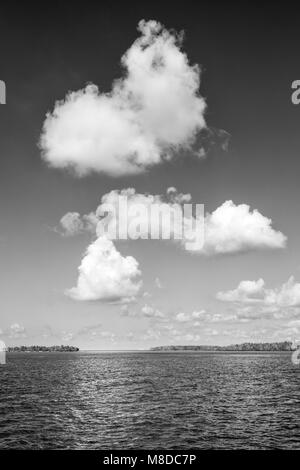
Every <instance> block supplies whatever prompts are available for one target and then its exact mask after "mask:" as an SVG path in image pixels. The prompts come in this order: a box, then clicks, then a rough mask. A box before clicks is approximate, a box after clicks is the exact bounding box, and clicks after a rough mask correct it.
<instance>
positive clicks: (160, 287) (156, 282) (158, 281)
mask: <svg viewBox="0 0 300 470" xmlns="http://www.w3.org/2000/svg"><path fill="white" fill-rule="evenodd" d="M154 282H155V285H156V287H157V288H158V289H163V285H162V282H161V280H160V279H159V277H156V278H155V280H154Z"/></svg>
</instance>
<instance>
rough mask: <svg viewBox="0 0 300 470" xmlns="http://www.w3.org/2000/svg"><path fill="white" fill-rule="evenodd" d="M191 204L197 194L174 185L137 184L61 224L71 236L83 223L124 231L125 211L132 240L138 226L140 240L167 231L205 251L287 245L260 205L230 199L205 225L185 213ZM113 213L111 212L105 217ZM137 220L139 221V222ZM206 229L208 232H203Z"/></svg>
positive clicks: (184, 244)
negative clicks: (156, 210)
mask: <svg viewBox="0 0 300 470" xmlns="http://www.w3.org/2000/svg"><path fill="white" fill-rule="evenodd" d="M120 196H121V197H124V198H126V206H124V207H123V206H122V211H120V210H118V209H119V202H120ZM187 203H191V195H190V194H182V193H178V192H177V190H176V188H173V187H172V188H168V190H167V194H166V196H162V195H151V194H139V193H137V192H136V191H135V189H133V188H127V189H123V190H121V191H119V190H113V191H111V192H109V193H107V194H105V195H104V196H103V197H102V198H101V204H100V205H99V206H98V208H97V209H96V211H95V212H94V213H90V214H88V215H84V216H83V217H82V218H81V219H80V220H78V215H77V213H73V214H74V215H73V216H71V215H72V214H71V215H70V214H66V215H65V216H64V217H63V218H62V219H61V226H62V229H63V230H64V231H65V232H66V233H67V234H73V233H75V232H74V230H73V229H74V227H76V226H77V227H78V231H79V232H80V231H81V230H82V227H85V228H86V229H87V230H91V229H92V230H94V231H96V232H97V234H98V236H101V235H102V234H103V232H104V231H105V233H110V234H113V233H116V234H117V235H119V227H120V217H121V218H122V217H123V216H124V212H125V213H126V215H127V220H128V231H127V232H126V236H128V237H129V238H130V236H129V228H130V227H134V228H135V226H136V225H137V226H138V231H137V237H138V238H144V239H147V238H150V237H151V233H153V232H155V233H160V238H163V234H168V233H170V239H172V241H175V242H176V243H178V244H180V245H181V246H182V247H183V248H184V249H186V250H188V251H191V252H194V253H199V254H202V255H220V254H230V253H238V252H243V251H249V250H258V249H279V248H284V247H285V245H286V240H287V239H286V236H285V235H283V234H282V233H281V232H279V231H277V230H275V229H274V228H273V227H272V220H271V219H269V218H267V217H265V216H264V215H262V214H261V213H260V212H259V211H258V210H256V209H255V210H253V211H252V210H251V208H250V206H249V205H247V204H240V205H236V204H234V202H232V201H226V202H224V204H222V205H221V206H220V207H218V208H217V209H216V210H215V211H214V212H212V213H211V214H206V215H205V217H204V213H203V214H202V215H201V216H200V218H201V217H202V219H203V224H201V223H199V222H200V219H197V222H196V219H195V217H194V214H193V213H191V214H190V215H186V213H184V204H187ZM153 205H157V206H159V207H160V208H161V210H162V212H161V213H162V217H160V218H153V219H151V220H150V218H149V214H150V213H151V211H150V209H151V208H152V207H153ZM109 208H111V209H110V210H109ZM112 209H113V210H112ZM142 209H146V211H144V210H143V211H142ZM173 209H175V210H176V211H179V214H180V215H181V218H180V217H179V218H176V219H174V218H173V219H172V220H171V222H172V223H171V224H170V223H169V222H170V215H171V211H172V210H173ZM126 211H127V212H126ZM107 212H109V214H110V215H109V216H107V215H105V217H103V216H104V214H107ZM152 213H153V212H152ZM177 213H178V212H177ZM65 219H66V220H67V221H69V220H71V221H72V223H70V224H69V225H70V227H69V225H68V226H66V223H65ZM73 219H74V220H73ZM135 219H136V220H138V223H137V224H135ZM121 221H122V220H121ZM174 221H175V223H173V222H174ZM183 227H184V230H182V228H183ZM169 229H170V231H169ZM201 230H202V231H203V232H204V233H200V231H201ZM193 237H194V238H193Z"/></svg>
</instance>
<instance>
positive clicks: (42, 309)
mask: <svg viewBox="0 0 300 470" xmlns="http://www.w3.org/2000/svg"><path fill="white" fill-rule="evenodd" d="M128 3H130V4H129V5H122V6H120V5H117V4H115V3H113V2H98V3H97V4H94V3H93V2H85V3H84V4H80V5H78V6H76V5H75V4H74V3H73V2H64V5H61V2H51V5H50V4H44V5H43V6H38V5H34V6H33V5H32V7H30V6H28V4H27V2H26V4H25V2H24V4H22V5H20V4H17V3H14V2H7V4H6V5H5V3H4V4H3V3H2V4H1V7H0V79H1V80H4V81H5V82H6V86H7V104H6V105H5V106H4V105H3V106H0V215H1V221H0V256H1V268H0V286H1V287H0V288H1V291H2V292H1V295H0V329H2V330H3V331H4V330H6V329H7V328H8V327H9V325H10V324H11V323H15V322H17V323H19V324H20V325H24V327H25V328H26V330H27V331H28V332H29V333H28V338H27V339H23V338H18V339H12V340H11V342H17V341H19V342H22V341H23V342H24V341H27V342H28V343H31V342H32V341H33V338H34V341H35V342H38V341H39V342H42V341H43V337H42V332H43V331H44V329H45V328H46V329H47V328H48V327H49V328H50V329H51V331H54V332H55V333H54V337H53V338H50V339H49V342H50V343H51V342H53V341H54V339H56V338H55V335H57V337H58V338H60V336H59V335H61V332H62V331H64V332H68V331H73V332H74V331H78V330H80V328H83V327H84V326H86V325H89V326H91V327H92V326H93V325H97V324H99V323H102V324H103V330H109V331H111V330H112V331H116V334H117V333H118V331H119V329H120V330H122V329H125V330H126V331H127V332H128V333H130V332H131V331H133V333H136V331H140V330H141V331H142V329H143V328H146V326H147V325H146V324H145V323H144V324H143V323H141V322H140V323H139V325H138V326H136V322H135V321H134V319H126V318H125V319H121V320H120V318H119V313H118V311H119V307H111V306H107V305H102V304H98V303H96V304H84V305H83V304H82V303H76V302H72V301H71V300H70V299H67V298H66V297H64V295H63V290H64V289H65V288H67V287H70V286H72V285H74V283H75V280H76V270H77V266H78V264H79V261H80V258H81V255H82V252H83V251H84V249H85V247H86V246H87V244H88V241H87V240H88V239H87V237H81V238H78V239H68V240H66V239H62V238H61V237H59V236H58V234H56V233H55V232H54V231H53V230H52V229H51V228H53V227H55V226H56V225H57V224H58V221H59V220H60V218H61V217H62V215H63V214H65V213H66V212H68V211H79V212H82V213H86V212H89V211H91V210H94V209H95V208H96V206H97V204H98V202H99V201H100V197H101V195H103V194H104V193H105V192H107V191H109V190H111V189H121V188H126V187H128V186H134V187H136V189H137V190H138V191H140V192H147V191H149V192H151V193H153V194H160V193H163V192H164V191H165V189H166V188H167V187H168V186H176V187H177V188H178V189H179V190H180V191H182V192H191V193H192V195H193V201H195V202H199V203H200V202H201V203H204V204H205V208H206V210H208V211H212V210H214V209H215V208H217V207H218V206H219V205H220V204H222V203H223V202H224V201H225V200H227V199H233V200H234V202H235V203H247V204H250V205H251V207H253V208H257V209H258V210H259V211H260V212H261V213H262V214H264V215H266V216H267V217H270V218H272V219H273V223H274V227H275V228H276V229H278V230H280V231H282V232H283V233H285V234H286V235H287V236H288V239H289V242H288V248H287V250H285V251H283V252H275V253H270V252H268V253H263V252H260V253H253V254H251V255H250V254H245V255H239V256H234V257H222V258H218V259H200V258H199V257H191V256H188V255H187V254H185V253H181V252H178V250H174V249H173V248H172V247H165V245H161V244H160V245H157V244H153V243H149V244H148V245H147V248H146V246H145V244H144V245H143V244H141V243H137V244H135V245H134V246H131V244H130V243H128V244H125V245H124V247H123V250H122V253H127V250H128V253H130V254H133V255H134V256H135V257H136V258H137V259H138V260H139V262H140V264H141V267H142V270H143V275H144V283H145V285H146V287H147V290H149V291H151V289H152V290H153V292H152V294H153V298H152V302H153V303H154V304H156V305H157V306H158V307H159V308H161V309H164V310H165V311H167V312H171V313H172V312H175V311H177V310H178V311H182V310H183V311H190V310H191V309H197V308H198V309H200V308H203V307H204V308H212V309H216V311H217V310H220V309H222V308H223V306H222V305H221V306H220V305H219V304H218V303H217V302H216V301H215V300H214V296H215V293H216V292H217V291H218V290H226V289H229V288H233V287H235V286H236V285H237V283H238V282H239V281H240V280H242V279H258V278H259V277H263V278H264V279H265V280H266V282H267V283H268V285H269V286H271V287H274V286H278V285H280V284H282V283H283V282H285V281H286V280H287V278H288V277H289V276H290V275H291V274H294V275H295V277H296V278H298V280H299V278H300V272H299V267H300V254H299V233H300V220H299V170H300V161H299V155H300V133H299V127H300V126H299V124H300V105H299V106H295V105H293V104H292V103H291V93H292V91H291V83H292V82H293V81H294V80H296V79H300V60H299V31H300V17H299V15H297V12H295V10H294V9H293V7H292V6H291V7H290V8H288V7H287V5H286V3H285V4H284V7H283V6H279V5H274V4H273V3H271V2H265V3H264V5H261V2H253V1H251V2H219V3H218V2H205V1H201V2H197V4H195V2H188V1H185V2H183V3H182V4H181V5H178V6H175V3H173V2H172V3H171V2H128ZM141 19H156V20H157V21H160V22H161V23H163V24H164V25H165V26H166V27H167V28H174V29H176V30H177V31H180V30H182V29H183V30H184V31H185V34H186V36H185V41H184V46H183V47H184V50H185V51H186V52H187V55H188V57H189V60H190V62H191V63H199V64H200V65H201V67H202V83H201V88H200V90H201V94H202V95H203V96H205V97H206V99H207V104H208V109H207V114H206V118H207V123H208V125H209V126H213V127H215V128H218V129H224V130H226V131H227V132H229V133H230V135H231V141H230V146H229V151H228V152H227V153H226V152H223V151H221V149H220V148H215V149H214V151H212V152H211V154H210V155H209V156H208V158H207V159H205V160H202V161H195V160H193V159H185V160H180V161H176V162H173V163H171V164H168V165H167V164H165V165H163V166H161V167H158V168H155V169H153V170H151V171H149V172H148V173H147V174H145V175H141V176H138V177H136V176H135V177H126V178H124V177H123V178H118V179H112V178H109V177H107V176H101V175H94V176H89V177H87V178H83V179H77V178H74V177H73V176H72V175H70V174H68V173H67V172H61V171H58V170H52V169H49V168H47V167H46V165H45V164H44V163H43V162H42V160H41V158H40V151H39V149H38V146H37V143H38V139H39V135H40V132H41V127H42V124H43V120H44V117H45V113H46V112H47V111H48V110H51V109H53V105H54V102H55V101H56V100H57V99H63V98H64V97H65V95H66V93H67V92H68V91H69V90H77V89H80V88H82V87H84V86H85V84H86V83H87V82H93V83H95V84H97V85H98V86H99V88H100V90H101V91H109V90H110V88H111V83H112V81H113V80H114V79H116V78H118V77H120V76H121V74H122V71H121V69H120V58H121V56H122V55H123V54H124V52H125V51H126V50H127V49H128V48H129V47H130V45H131V44H132V42H133V41H134V40H135V39H136V37H137V31H136V26H137V24H138V22H139V20H141ZM158 259H159V260H160V263H158V262H157V260H158ZM158 264H159V265H158ZM225 273H226V275H225ZM156 276H158V277H159V278H161V279H162V282H163V284H164V286H165V289H162V290H161V291H160V292H157V291H156V290H155V288H154V287H153V285H154V283H153V280H154V279H155V277H156ZM142 322H143V321H142ZM116 323H117V326H116V327H115V324H116ZM251 327H252V326H251V325H248V326H247V328H249V329H251ZM114 328H116V329H115V330H114ZM253 328H255V329H257V328H258V326H257V324H256V325H254V326H253ZM270 331H271V330H270ZM32 332H33V333H32ZM34 335H36V336H34ZM231 339H232V338H229V339H228V340H227V339H226V341H230V340H231ZM45 341H46V339H45V338H44V342H45ZM204 341H207V342H210V339H209V338H205V337H204V339H203V342H204ZM216 341H217V342H221V341H223V340H222V337H221V336H220V337H218V336H217V337H216V338H212V340H211V342H216ZM74 342H75V343H76V342H77V343H80V345H82V346H83V347H92V346H95V347H111V346H110V345H109V344H106V343H103V342H102V339H99V340H98V342H96V343H93V344H92V345H91V343H90V342H89V341H88V340H87V339H82V340H81V339H80V338H79V337H78V338H77V339H74ZM131 345H133V346H134V347H135V346H136V344H135V343H132V342H131V343H130V342H129V341H127V340H126V339H124V340H122V341H121V340H120V342H119V343H118V346H120V347H130V346H131ZM139 347H141V345H139Z"/></svg>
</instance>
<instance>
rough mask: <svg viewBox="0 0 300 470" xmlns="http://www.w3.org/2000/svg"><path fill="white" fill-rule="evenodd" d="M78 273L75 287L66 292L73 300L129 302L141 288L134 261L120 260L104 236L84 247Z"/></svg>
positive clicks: (137, 269) (119, 254) (120, 257)
mask: <svg viewBox="0 0 300 470" xmlns="http://www.w3.org/2000/svg"><path fill="white" fill-rule="evenodd" d="M78 271H79V276H78V280H77V286H76V287H73V288H72V289H69V290H68V291H67V292H66V293H67V295H69V296H70V297H72V298H73V299H75V300H106V301H116V300H120V299H123V300H124V299H130V298H132V297H134V296H135V295H136V294H137V293H138V292H139V290H140V288H141V281H140V280H139V276H140V274H141V272H140V270H139V268H138V262H137V261H136V259H135V258H133V257H132V256H126V257H123V256H122V255H121V253H120V252H119V251H118V250H117V249H116V247H115V246H114V244H113V242H112V241H111V240H108V239H107V238H105V237H99V238H97V240H95V241H94V242H93V243H92V244H91V245H90V246H89V247H88V248H87V251H86V253H85V255H84V257H83V259H82V261H81V264H80V266H79V268H78Z"/></svg>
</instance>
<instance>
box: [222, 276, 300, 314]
mask: <svg viewBox="0 0 300 470" xmlns="http://www.w3.org/2000/svg"><path fill="white" fill-rule="evenodd" d="M217 299H219V300H221V301H223V302H235V303H240V304H258V305H259V304H260V305H264V306H266V307H270V311H275V310H276V309H277V308H289V307H300V283H298V282H296V281H295V278H294V276H291V277H290V278H289V280H288V281H287V282H286V283H284V284H283V285H282V286H281V287H279V288H277V289H267V288H266V287H265V282H264V280H263V279H259V280H258V281H241V282H240V284H239V285H238V287H237V288H236V289H233V290H229V291H227V292H219V293H218V294H217ZM274 308H275V310H274Z"/></svg>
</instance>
